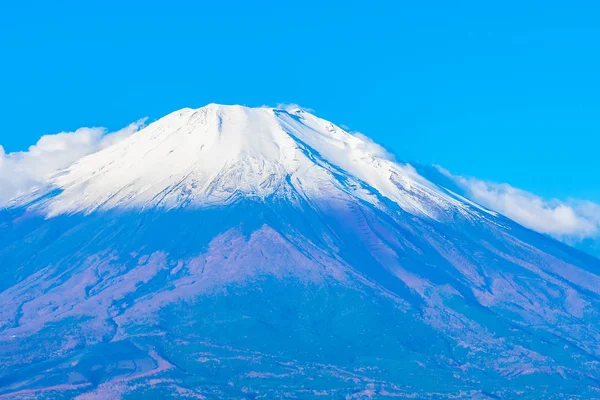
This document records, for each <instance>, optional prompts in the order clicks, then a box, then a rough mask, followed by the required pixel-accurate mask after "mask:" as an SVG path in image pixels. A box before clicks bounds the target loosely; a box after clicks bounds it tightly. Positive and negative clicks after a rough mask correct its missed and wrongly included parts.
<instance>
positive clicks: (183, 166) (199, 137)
mask: <svg viewBox="0 0 600 400" xmlns="http://www.w3.org/2000/svg"><path fill="white" fill-rule="evenodd" d="M51 186H52V187H54V188H58V189H60V194H58V195H57V196H55V197H52V198H50V199H49V200H47V201H45V203H44V207H45V208H46V210H47V212H48V214H49V215H56V214H61V213H72V212H90V211H93V210H97V209H108V208H116V207H123V208H149V207H165V208H175V207H184V206H196V207H204V206H211V205H221V204H227V203H230V202H232V201H235V200H236V199H238V198H240V197H246V198H256V199H266V198H268V197H270V196H287V197H288V198H290V199H300V198H307V199H322V198H328V199H336V198H337V199H343V198H347V197H348V196H353V197H357V198H360V199H361V200H365V201H368V202H371V203H373V204H376V205H379V203H380V201H381V199H382V198H387V199H389V200H391V201H393V202H395V203H397V204H398V205H399V206H400V207H401V208H402V209H404V210H405V211H407V212H410V213H413V214H420V215H427V216H431V217H435V216H436V214H438V213H439V211H440V210H441V209H447V208H448V207H449V206H452V205H454V206H456V207H459V208H460V207H462V204H463V203H461V202H459V201H457V200H456V199H455V198H453V197H451V196H449V195H447V194H445V193H443V192H442V191H440V190H439V189H438V188H437V187H436V186H435V185H433V184H431V183H429V182H428V181H427V180H425V179H424V178H422V177H421V176H419V175H418V174H417V173H416V172H415V170H414V169H413V168H412V167H410V166H408V165H401V164H398V163H395V162H393V161H391V160H389V159H388V158H387V157H385V156H384V155H382V152H381V147H380V146H378V145H376V144H374V143H372V142H370V141H369V140H367V139H365V138H364V137H362V136H359V135H353V134H350V133H348V132H346V131H344V130H343V129H341V128H339V127H338V126H336V125H334V124H332V123H331V122H328V121H325V120H323V119H320V118H318V117H316V116H314V115H312V114H310V113H308V112H306V111H304V110H302V109H300V108H294V109H286V110H284V109H278V108H267V107H260V108H248V107H243V106H238V105H232V106H225V105H218V104H209V105H207V106H205V107H202V108H199V109H190V108H184V109H181V110H179V111H175V112H173V113H171V114H169V115H167V116H165V117H163V118H161V119H159V120H157V121H156V122H154V123H152V124H150V125H148V126H147V127H146V128H144V129H142V130H140V131H139V132H137V133H136V134H134V135H132V136H131V137H130V138H128V139H126V140H124V141H122V142H120V143H117V144H115V145H113V146H111V147H109V148H106V149H104V150H102V151H100V152H97V153H95V154H92V155H90V156H87V157H84V158H83V159H81V160H79V161H78V162H76V163H75V164H73V165H72V166H71V167H70V168H68V169H67V170H65V171H64V172H63V173H61V174H59V175H58V176H56V177H55V178H53V180H52V182H51Z"/></svg>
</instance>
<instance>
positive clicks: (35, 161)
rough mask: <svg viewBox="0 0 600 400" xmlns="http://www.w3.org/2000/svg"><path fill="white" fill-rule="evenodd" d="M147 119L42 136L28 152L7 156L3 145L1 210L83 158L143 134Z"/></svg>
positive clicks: (0, 192)
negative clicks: (110, 127)
mask: <svg viewBox="0 0 600 400" xmlns="http://www.w3.org/2000/svg"><path fill="white" fill-rule="evenodd" d="M145 121H146V119H145V118H144V119H140V120H139V121H136V122H134V123H132V124H130V125H128V126H126V127H125V128H123V129H120V130H118V131H115V132H108V131H107V129H106V128H79V129H77V130H76V131H74V132H61V133H57V134H54V135H44V136H42V137H41V138H40V139H39V140H38V141H37V143H36V144H34V145H33V146H30V147H29V149H27V151H18V152H11V153H6V152H5V151H4V148H3V147H2V146H1V145H0V206H1V205H5V204H6V203H7V202H8V201H10V200H11V199H13V198H15V197H17V196H20V195H23V194H26V193H28V192H30V191H31V190H34V189H36V188H38V187H41V186H43V185H44V184H45V182H46V181H47V180H48V178H49V177H51V176H52V175H53V174H55V173H56V172H58V171H60V170H61V169H64V168H66V167H68V166H70V165H71V164H72V163H74V162H75V161H77V160H79V159H80V158H82V157H84V156H86V155H88V154H92V153H95V152H97V151H99V150H102V149H104V148H106V147H109V146H111V145H113V144H115V143H117V142H119V141H121V140H124V139H126V138H128V137H129V136H131V135H132V134H133V133H135V132H137V131H138V130H140V129H141V128H142V127H143V126H144V123H145Z"/></svg>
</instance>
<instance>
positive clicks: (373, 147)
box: [350, 132, 394, 161]
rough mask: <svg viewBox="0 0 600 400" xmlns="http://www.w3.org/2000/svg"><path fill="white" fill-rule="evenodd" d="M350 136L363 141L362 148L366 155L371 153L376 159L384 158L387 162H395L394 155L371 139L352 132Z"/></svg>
mask: <svg viewBox="0 0 600 400" xmlns="http://www.w3.org/2000/svg"><path fill="white" fill-rule="evenodd" d="M350 134H351V135H352V136H354V137H356V138H358V139H360V140H361V143H360V147H361V149H362V150H364V151H365V152H366V153H369V154H371V155H373V156H375V157H379V158H383V159H385V160H390V161H393V160H394V155H393V154H392V153H390V152H389V151H387V150H386V148H385V147H383V146H382V145H380V144H379V143H376V142H374V141H373V140H372V139H371V138H370V137H368V136H366V135H364V134H362V133H360V132H351V133H350Z"/></svg>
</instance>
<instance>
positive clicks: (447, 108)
mask: <svg viewBox="0 0 600 400" xmlns="http://www.w3.org/2000/svg"><path fill="white" fill-rule="evenodd" d="M88 3H94V4H93V5H92V4H88ZM599 21H600V2H597V1H590V2H584V1H582V2H565V1H557V2H553V1H528V2H522V1H519V2H494V4H492V2H481V1H472V2H445V1H437V2H431V1H423V2H402V1H398V2H392V1H389V2H378V1H366V2H353V1H296V2H293V1H285V2H280V1H278V2H274V1H273V2H266V1H262V2H254V1H252V2H251V1H211V2H205V1H171V2H169V4H167V2H156V1H119V2H117V1H111V0H108V1H103V2H82V1H60V0H59V1H52V2H50V1H2V2H1V4H0V51H1V55H0V117H1V118H2V128H1V129H0V144H2V145H3V146H4V147H5V149H6V150H7V151H15V150H23V149H26V148H27V147H28V146H29V145H30V144H33V143H35V141H36V140H37V138H38V137H39V136H40V135H42V134H45V133H56V132H59V131H64V130H73V129H76V128H78V127H81V126H106V127H108V128H109V129H118V128H120V127H123V126H124V125H126V124H128V123H130V122H132V121H134V120H136V119H138V118H140V117H143V116H149V117H150V120H153V119H156V118H159V117H161V116H162V115H164V114H166V113H168V112H170V111H173V110H175V109H178V108H181V107H185V106H190V107H199V106H202V105H204V104H206V103H209V102H218V103H239V104H245V105H250V106H259V105H264V104H267V105H276V104H277V103H280V102H292V103H298V104H300V105H302V106H305V107H309V108H312V109H314V110H315V111H316V113H317V115H319V116H321V117H323V118H326V119H329V120H332V121H333V122H335V123H337V124H343V125H345V126H348V127H350V129H352V130H357V131H361V132H363V133H365V134H367V135H369V136H371V137H372V138H373V139H374V140H375V141H377V142H379V143H381V144H383V145H385V146H386V147H388V148H389V149H390V150H392V151H393V152H394V153H396V154H397V155H398V157H399V158H400V159H405V160H416V161H419V162H422V163H426V164H432V163H436V164H440V165H442V166H444V167H445V168H447V169H449V170H451V171H452V172H454V173H457V174H466V175H472V176H476V177H478V178H482V179H490V180H494V181H498V182H508V183H511V184H512V185H514V186H516V187H520V188H522V189H526V190H529V191H532V192H534V193H537V194H539V195H542V196H545V197H558V198H567V197H575V198H582V199H589V200H593V201H600V160H599V159H600V157H599V153H600V112H599V111H600V23H599Z"/></svg>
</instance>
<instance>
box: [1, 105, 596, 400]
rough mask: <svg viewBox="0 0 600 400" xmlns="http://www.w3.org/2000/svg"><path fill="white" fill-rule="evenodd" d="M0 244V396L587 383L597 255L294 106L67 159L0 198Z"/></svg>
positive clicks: (549, 390) (542, 394)
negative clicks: (45, 176)
mask: <svg viewBox="0 0 600 400" xmlns="http://www.w3.org/2000/svg"><path fill="white" fill-rule="evenodd" d="M0 266H2V268H0V397H6V398H40V399H61V398H65V399H67V398H78V399H90V398H110V399H115V398H147V397H150V398H226V399H232V398H239V399H246V398H263V397H264V398H314V397H316V396H324V397H325V398H385V397H392V396H394V397H411V398H415V397H416V398H432V399H438V398H478V399H494V398H564V397H565V394H566V395H567V396H570V398H593V397H595V396H597V394H598V393H599V392H600V389H599V385H598V382H599V379H600V364H599V363H598V359H599V357H600V346H599V345H598V343H600V312H599V311H598V310H600V260H598V259H596V258H594V257H591V256H588V255H585V254H583V253H581V252H579V251H577V250H575V249H572V248H570V247H568V246H566V245H564V244H561V243H559V242H557V241H555V240H553V239H551V238H548V237H546V236H543V235H540V234H537V233H535V232H532V231H530V230H528V229H526V228H524V227H522V226H520V225H518V224H516V223H514V222H513V221H511V220H509V219H507V218H505V217H503V216H501V215H499V214H496V213H493V212H490V211H488V210H486V209H485V208H483V207H480V206H479V205H477V204H475V203H473V202H470V201H468V200H466V199H464V198H462V197H461V196H460V195H458V194H456V193H455V191H453V190H452V187H451V186H446V187H445V186H443V185H441V184H440V185H436V184H434V183H432V182H430V181H428V180H426V179H425V178H423V177H422V176H421V175H420V174H418V173H417V172H416V171H415V170H414V169H413V168H412V167H410V166H408V165H402V164H399V163H396V162H394V161H392V160H390V159H389V158H388V157H386V156H385V154H383V153H382V152H381V150H380V149H379V148H378V147H377V146H376V145H374V144H372V143H370V142H369V141H368V140H366V139H365V138H363V137H360V136H357V135H352V134H349V133H347V132H345V131H344V130H342V129H340V128H338V127H336V126H335V125H333V124H331V123H329V122H327V121H324V120H322V119H319V118H317V117H315V116H313V115H311V114H309V113H307V112H305V111H302V110H300V109H294V110H280V109H271V108H255V109H252V108H246V107H241V106H220V105H215V104H211V105H208V106H206V107H203V108H200V109H197V110H192V109H184V110H180V111H176V112H174V113H172V114H169V115H168V116H166V117H164V118H162V119H160V120H158V121H156V122H154V123H152V124H150V125H149V126H147V127H146V128H144V129H142V130H141V131H139V132H136V133H135V134H133V135H131V136H130V137H129V138H127V139H125V140H123V141H121V142H119V143H116V144H114V145H112V146H110V147H108V148H106V149H104V150H102V151H99V152H97V153H94V154H92V155H89V156H87V157H85V158H83V159H81V160H79V161H78V162H76V163H75V164H73V165H72V166H70V167H69V168H68V169H66V170H64V171H62V172H60V173H59V174H58V175H56V176H54V177H52V178H51V180H50V181H49V182H48V184H47V186H46V187H44V189H43V190H38V191H35V192H33V193H31V194H29V195H27V196H24V197H20V198H18V199H16V200H14V201H13V202H12V203H11V206H10V207H8V208H6V209H4V210H2V211H0Z"/></svg>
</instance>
